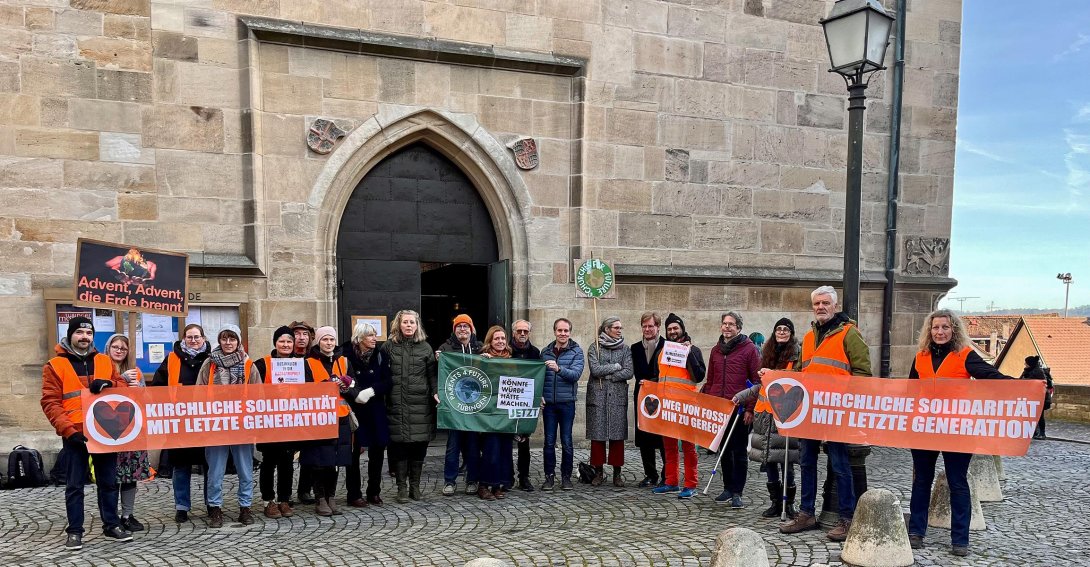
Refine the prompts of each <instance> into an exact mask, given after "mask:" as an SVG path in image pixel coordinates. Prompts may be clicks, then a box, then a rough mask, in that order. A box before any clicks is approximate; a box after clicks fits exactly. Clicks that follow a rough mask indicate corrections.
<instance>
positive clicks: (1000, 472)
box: [992, 455, 1007, 482]
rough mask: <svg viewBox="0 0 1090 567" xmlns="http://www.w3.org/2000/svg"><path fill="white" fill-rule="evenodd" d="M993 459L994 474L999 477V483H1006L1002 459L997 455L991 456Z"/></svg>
mask: <svg viewBox="0 0 1090 567" xmlns="http://www.w3.org/2000/svg"><path fill="white" fill-rule="evenodd" d="M992 456H993V457H995V472H996V474H998V475H999V482H1007V473H1005V472H1003V457H1000V456H999V455H992Z"/></svg>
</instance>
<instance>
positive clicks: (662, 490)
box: [651, 484, 681, 494]
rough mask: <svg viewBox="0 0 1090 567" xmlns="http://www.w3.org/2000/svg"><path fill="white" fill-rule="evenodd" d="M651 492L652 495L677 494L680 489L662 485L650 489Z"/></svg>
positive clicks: (671, 485)
mask: <svg viewBox="0 0 1090 567" xmlns="http://www.w3.org/2000/svg"><path fill="white" fill-rule="evenodd" d="M651 492H652V493H653V494H677V493H678V492H681V487H679V486H678V485H676V484H664V485H662V486H656V487H655V488H652V489H651Z"/></svg>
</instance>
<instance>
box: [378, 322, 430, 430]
mask: <svg viewBox="0 0 1090 567" xmlns="http://www.w3.org/2000/svg"><path fill="white" fill-rule="evenodd" d="M382 350H383V351H384V352H385V353H386V354H387V355H389V356H390V371H391V374H392V376H393V387H392V388H391V389H390V394H389V395H387V396H386V417H387V419H388V420H389V422H390V441H391V442H393V443H418V442H421V441H431V440H432V439H433V438H434V437H435V399H434V398H433V396H434V395H435V393H436V392H437V391H438V389H437V374H436V372H437V368H436V363H435V352H434V351H433V350H432V349H431V346H430V345H429V344H428V343H427V341H420V342H418V343H414V342H411V341H409V340H406V339H402V340H401V341H398V342H395V341H393V340H388V341H386V342H385V343H383V345H382Z"/></svg>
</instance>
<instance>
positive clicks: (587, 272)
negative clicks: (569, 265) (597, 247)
mask: <svg viewBox="0 0 1090 567" xmlns="http://www.w3.org/2000/svg"><path fill="white" fill-rule="evenodd" d="M613 281H614V278H613V268H610V267H609V264H607V263H605V262H603V261H601V260H598V259H590V260H586V261H585V262H583V263H582V264H580V265H579V269H578V270H576V271H575V285H576V286H577V287H579V291H580V292H582V293H583V295H586V296H588V297H595V298H597V297H603V296H605V295H606V294H607V293H609V290H611V289H613Z"/></svg>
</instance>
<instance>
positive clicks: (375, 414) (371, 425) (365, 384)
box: [341, 341, 393, 447]
mask: <svg viewBox="0 0 1090 567" xmlns="http://www.w3.org/2000/svg"><path fill="white" fill-rule="evenodd" d="M341 352H343V353H344V356H345V358H347V359H348V362H349V363H350V364H351V365H352V380H354V381H355V385H354V386H353V387H352V388H351V389H350V390H349V393H348V396H347V397H348V399H349V403H350V404H351V405H352V411H353V412H354V413H355V414H356V419H357V420H358V421H359V424H360V426H359V429H357V430H356V435H355V443H356V447H385V446H387V445H389V444H390V424H389V423H388V422H387V418H386V397H387V396H388V395H389V394H390V389H391V388H392V387H393V381H392V380H391V377H390V355H388V354H386V353H384V352H383V351H382V348H381V345H376V346H375V350H374V351H372V352H371V359H370V360H368V361H367V363H366V364H365V363H364V362H363V360H361V359H360V357H359V354H358V353H357V352H356V349H355V347H354V346H353V345H352V342H351V341H348V342H346V343H344V344H343V345H341ZM367 388H373V389H374V390H375V395H374V397H372V398H371V399H370V400H367V403H366V404H357V403H356V401H355V400H356V397H357V396H359V393H360V392H362V391H363V390H366V389H367Z"/></svg>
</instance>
